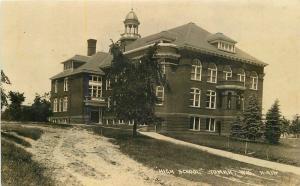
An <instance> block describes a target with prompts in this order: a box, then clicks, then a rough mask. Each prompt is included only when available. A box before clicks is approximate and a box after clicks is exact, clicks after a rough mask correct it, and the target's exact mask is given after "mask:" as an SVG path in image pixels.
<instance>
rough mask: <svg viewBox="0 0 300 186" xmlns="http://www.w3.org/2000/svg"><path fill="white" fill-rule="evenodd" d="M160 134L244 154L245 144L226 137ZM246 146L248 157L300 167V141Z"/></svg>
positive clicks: (176, 133)
mask: <svg viewBox="0 0 300 186" xmlns="http://www.w3.org/2000/svg"><path fill="white" fill-rule="evenodd" d="M162 134H163V135H166V136H169V137H173V138H176V139H180V140H183V141H187V142H191V143H195V144H199V145H203V146H208V147H213V148H216V149H222V150H227V151H231V152H235V153H239V154H245V142H241V141H238V140H231V139H229V138H228V137H226V136H217V135H209V134H205V133H199V132H192V131H185V132H175V131H174V132H173V131H172V132H164V133H162ZM247 146H248V147H247V149H248V150H247V155H248V156H253V157H257V158H261V159H266V160H271V161H276V162H281V163H286V164H290V165H296V166H300V156H299V154H300V139H280V144H278V145H269V144H266V143H254V142H248V144H247Z"/></svg>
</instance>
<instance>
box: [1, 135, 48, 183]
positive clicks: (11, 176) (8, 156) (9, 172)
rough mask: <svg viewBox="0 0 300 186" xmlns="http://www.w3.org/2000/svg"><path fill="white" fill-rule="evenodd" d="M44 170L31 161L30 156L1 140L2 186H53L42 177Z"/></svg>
mask: <svg viewBox="0 0 300 186" xmlns="http://www.w3.org/2000/svg"><path fill="white" fill-rule="evenodd" d="M43 172H44V168H43V167H42V166H40V165H39V164H38V163H36V162H35V161H33V160H32V159H31V154H30V153H28V152H27V151H25V150H24V149H22V148H20V147H16V146H15V145H13V144H12V143H9V142H7V141H5V140H1V176H2V180H1V183H2V185H14V186H15V185H25V186H26V185H43V186H47V185H53V184H52V181H51V180H50V179H49V178H47V177H45V176H44V175H43Z"/></svg>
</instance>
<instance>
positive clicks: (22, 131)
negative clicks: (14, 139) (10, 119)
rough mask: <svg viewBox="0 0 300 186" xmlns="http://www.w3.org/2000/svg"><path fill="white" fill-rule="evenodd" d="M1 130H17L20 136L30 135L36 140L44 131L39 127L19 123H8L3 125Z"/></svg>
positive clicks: (29, 136)
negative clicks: (28, 126)
mask: <svg viewBox="0 0 300 186" xmlns="http://www.w3.org/2000/svg"><path fill="white" fill-rule="evenodd" d="M1 130H3V131H6V132H15V133H17V134H18V135H20V136H24V137H28V138H31V139H34V140H37V139H39V138H40V137H41V135H42V134H43V131H42V130H41V129H38V128H33V127H30V128H27V127H23V126H21V125H17V124H7V125H3V126H1Z"/></svg>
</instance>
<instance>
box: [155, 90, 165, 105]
mask: <svg viewBox="0 0 300 186" xmlns="http://www.w3.org/2000/svg"><path fill="white" fill-rule="evenodd" d="M160 93H161V94H162V95H161V96H159V94H160ZM155 95H156V98H157V99H158V100H161V103H156V105H163V104H164V99H165V98H164V97H165V88H164V87H163V86H156V90H155Z"/></svg>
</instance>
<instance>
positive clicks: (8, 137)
mask: <svg viewBox="0 0 300 186" xmlns="http://www.w3.org/2000/svg"><path fill="white" fill-rule="evenodd" d="M1 137H2V139H3V138H4V139H6V140H9V141H13V142H15V143H17V144H20V145H23V146H24V147H31V144H30V143H29V142H27V141H25V140H24V139H22V138H19V137H17V136H14V135H12V134H10V133H4V132H1Z"/></svg>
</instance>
